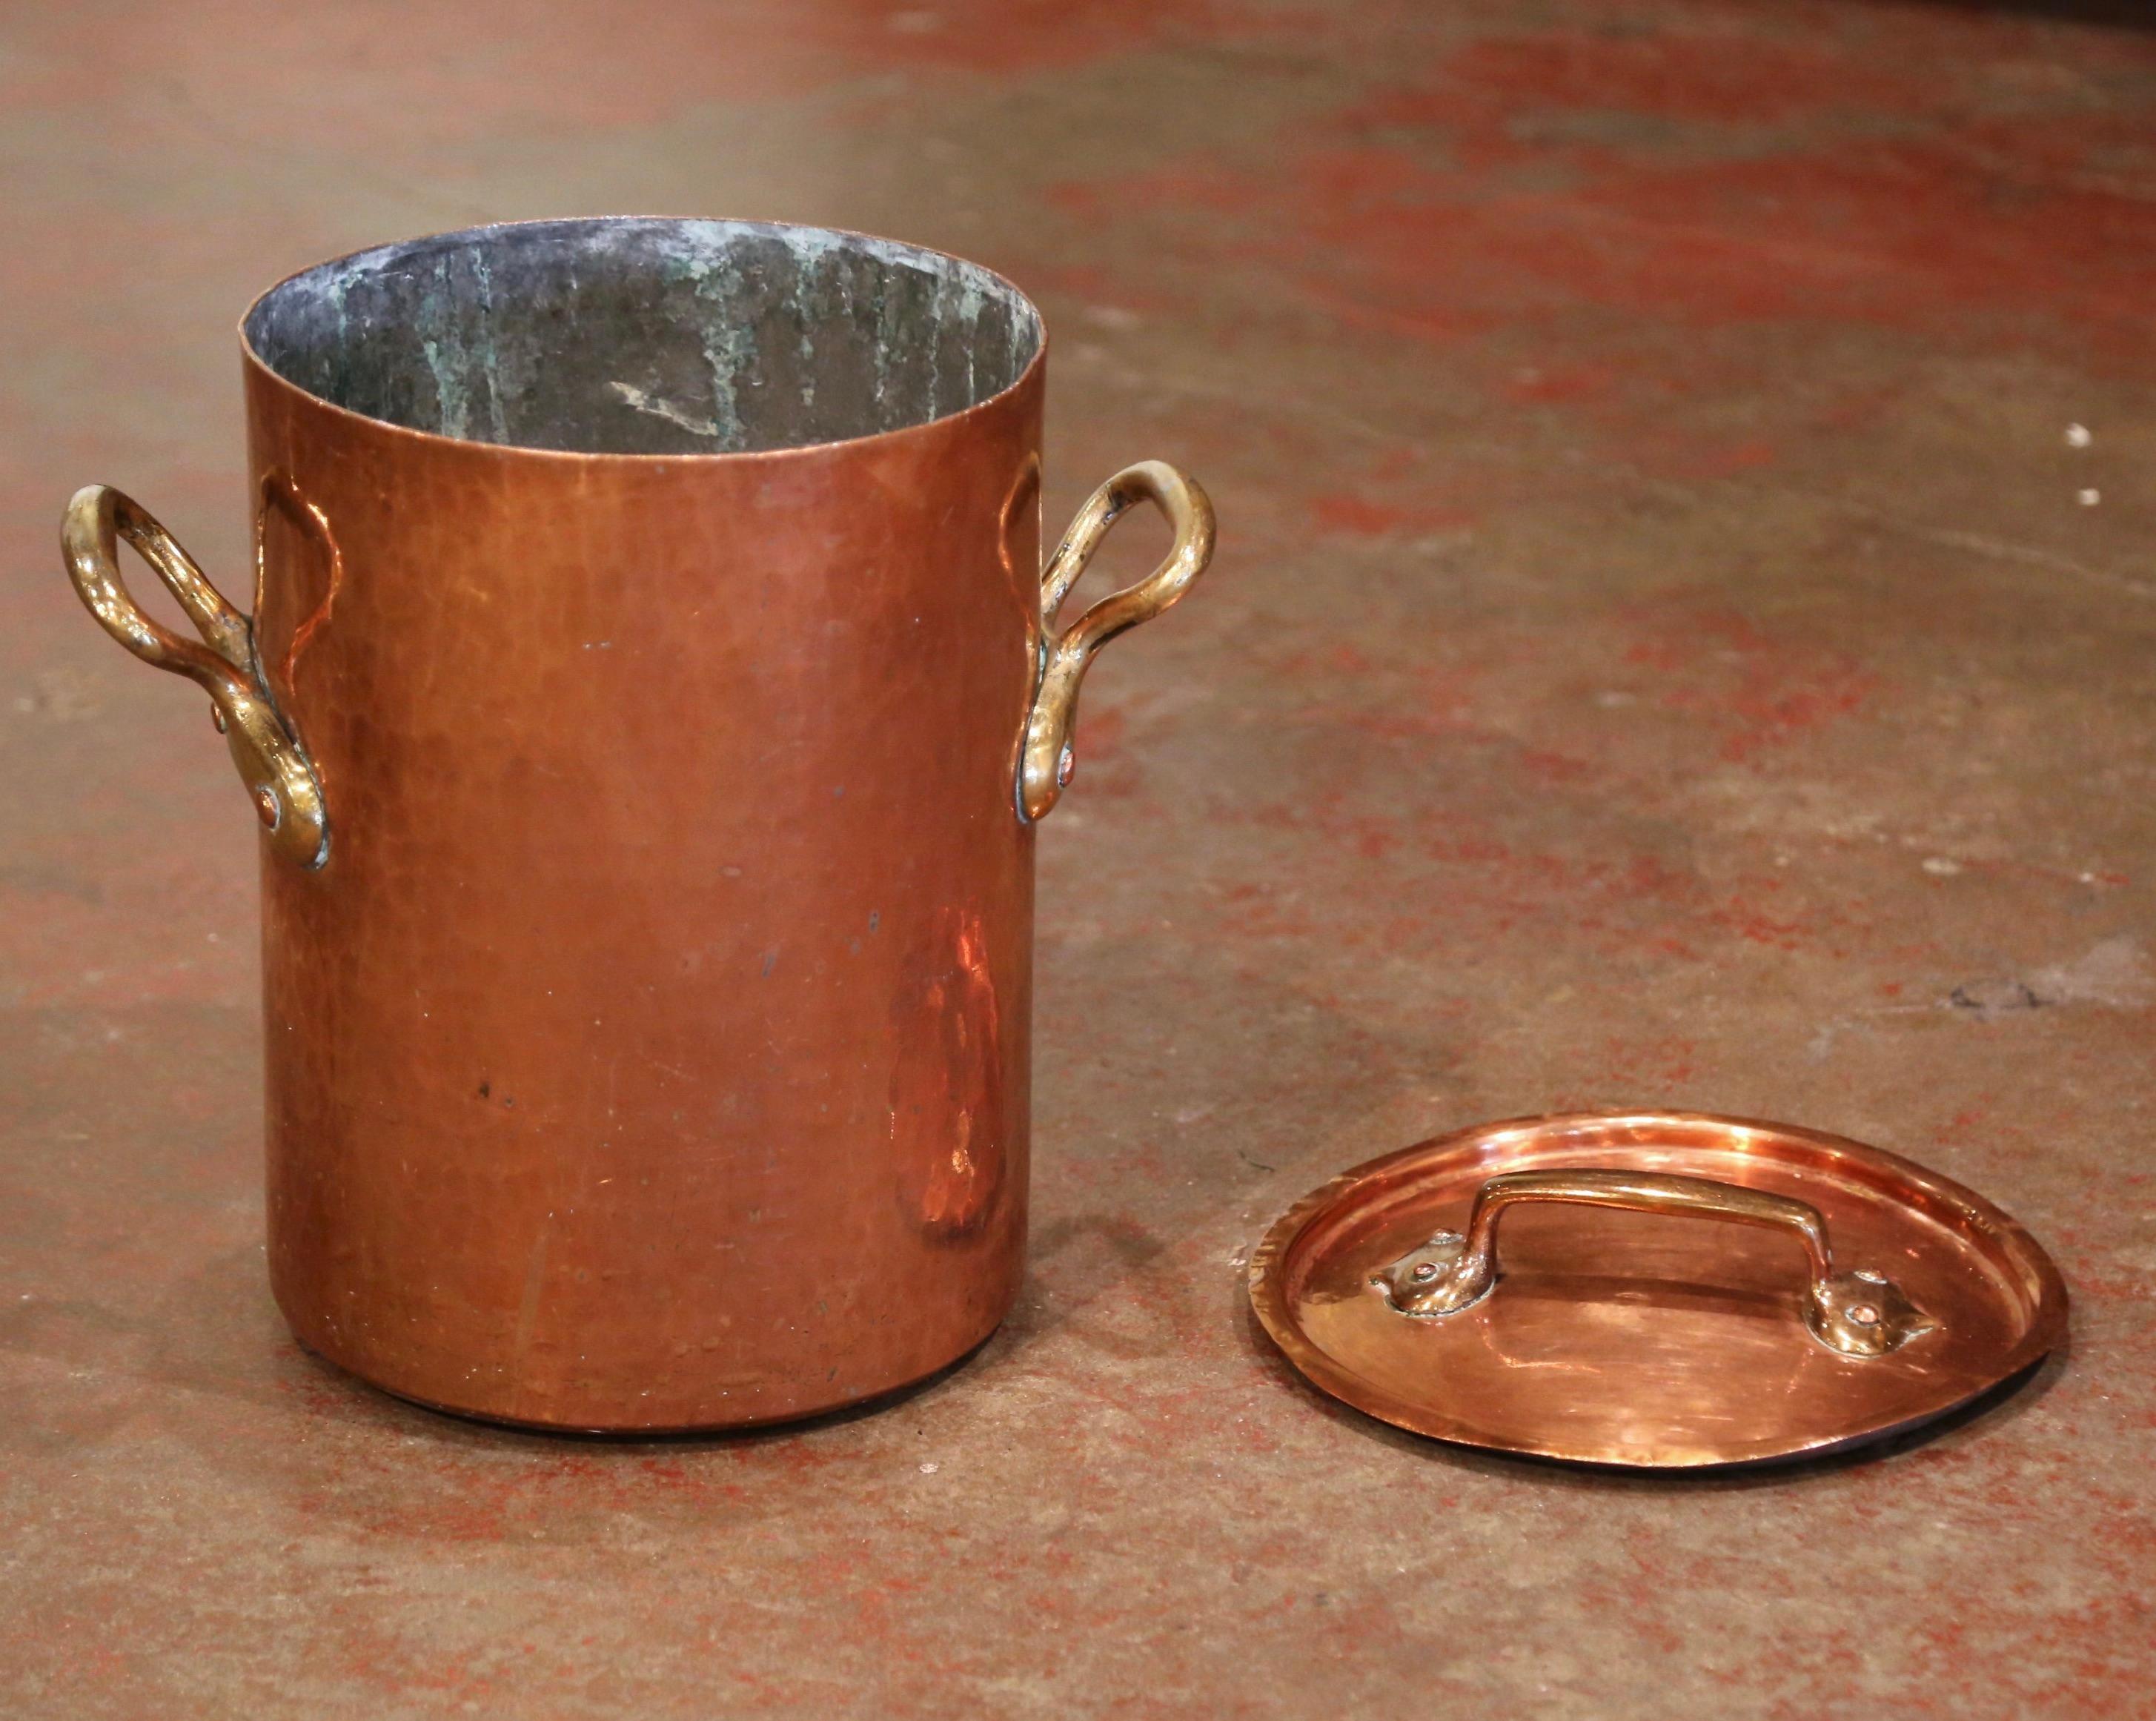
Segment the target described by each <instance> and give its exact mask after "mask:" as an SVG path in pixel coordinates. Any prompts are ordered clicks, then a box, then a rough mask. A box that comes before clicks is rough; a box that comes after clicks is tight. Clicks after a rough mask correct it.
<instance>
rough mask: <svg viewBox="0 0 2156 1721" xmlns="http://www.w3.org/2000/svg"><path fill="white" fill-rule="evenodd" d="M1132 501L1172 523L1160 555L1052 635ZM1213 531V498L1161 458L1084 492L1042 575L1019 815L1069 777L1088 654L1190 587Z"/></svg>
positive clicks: (1037, 809) (1031, 814)
mask: <svg viewBox="0 0 2156 1721" xmlns="http://www.w3.org/2000/svg"><path fill="white" fill-rule="evenodd" d="M1140 501H1149V502H1151V503H1152V504H1153V505H1154V506H1156V507H1158V509H1159V510H1160V511H1161V512H1162V513H1163V514H1165V515H1166V516H1168V524H1169V526H1170V527H1173V529H1174V532H1175V542H1174V543H1173V545H1172V546H1171V547H1170V548H1169V550H1168V556H1167V558H1166V559H1165V560H1164V561H1163V562H1162V563H1161V564H1160V566H1159V567H1158V568H1155V569H1153V571H1152V573H1149V574H1147V576H1146V578H1143V579H1142V580H1140V581H1139V582H1138V583H1137V584H1136V585H1134V586H1128V587H1126V588H1124V589H1123V590H1122V591H1120V592H1116V593H1111V595H1110V596H1108V597H1106V598H1102V599H1101V601H1100V602H1099V603H1097V604H1095V605H1094V606H1093V607H1092V608H1091V609H1088V610H1087V611H1086V613H1085V614H1083V615H1081V616H1080V617H1079V618H1078V619H1077V620H1076V621H1075V622H1073V623H1072V624H1070V627H1069V628H1067V629H1065V630H1064V632H1063V633H1062V634H1060V635H1056V634H1055V620H1056V612H1057V611H1059V610H1060V609H1062V607H1063V600H1064V598H1066V597H1068V596H1069V595H1070V588H1072V587H1073V586H1075V585H1076V584H1077V583H1078V579H1079V576H1080V575H1081V574H1083V573H1085V571H1086V563H1088V562H1090V561H1091V560H1092V557H1093V552H1094V551H1096V549H1098V548H1099V547H1100V546H1101V539H1102V538H1104V537H1106V536H1107V535H1108V528H1109V527H1111V526H1113V525H1114V524H1115V523H1116V520H1117V519H1118V518H1120V517H1121V516H1122V514H1123V513H1124V511H1126V510H1127V509H1128V508H1130V507H1131V506H1132V505H1133V504H1134V503H1137V502H1140ZM1213 537H1214V526H1213V504H1212V502H1211V501H1210V500H1209V498H1208V497H1207V496H1206V494H1205V492H1204V491H1203V490H1201V489H1199V485H1198V480H1196V479H1194V478H1192V477H1190V476H1189V475H1188V474H1186V473H1183V472H1179V471H1178V470H1176V469H1175V468H1174V467H1173V466H1171V465H1168V463H1167V462H1166V461H1164V460H1141V461H1139V462H1138V463H1137V465H1135V466H1126V467H1125V468H1124V469H1123V470H1122V471H1120V472H1118V473H1117V474H1116V475H1115V476H1114V477H1113V478H1111V479H1110V480H1108V481H1107V482H1106V484H1104V485H1101V487H1100V488H1099V489H1098V490H1096V491H1094V492H1093V494H1092V495H1091V496H1088V497H1087V498H1086V505H1085V506H1083V507H1082V508H1081V509H1079V511H1078V515H1077V517H1076V518H1075V520H1073V521H1071V522H1070V530H1069V531H1068V532H1065V533H1064V535H1063V542H1061V543H1060V544H1059V545H1057V546H1056V548H1055V554H1054V555H1053V556H1051V557H1049V558H1048V566H1047V567H1046V568H1045V569H1043V570H1042V572H1041V576H1040V624H1041V635H1042V640H1043V644H1042V647H1041V654H1040V670H1039V680H1038V681H1036V682H1035V684H1034V699H1033V709H1032V711H1031V712H1030V713H1029V716H1028V717H1027V719H1026V726H1025V745H1024V750H1023V752H1022V753H1020V755H1019V780H1018V805H1019V816H1020V817H1021V818H1022V819H1026V820H1028V821H1031V820H1033V819H1039V818H1040V817H1041V816H1042V815H1043V814H1045V813H1046V812H1047V811H1048V809H1050V808H1051V807H1053V806H1054V805H1055V802H1056V799H1057V797H1058V796H1060V794H1062V793H1063V786H1064V785H1065V783H1068V782H1069V781H1070V772H1071V758H1072V753H1071V741H1070V727H1071V724H1072V722H1073V721H1074V720H1075V717H1076V716H1077V712H1078V686H1079V683H1080V682H1081V681H1084V680H1085V678H1086V665H1088V664H1090V663H1091V661H1092V658H1093V654H1094V653H1095V652H1096V651H1098V650H1100V649H1101V646H1103V645H1106V644H1107V642H1108V641H1109V640H1112V639H1114V638H1115V637H1116V634H1120V633H1122V632H1123V631H1125V630H1126V629H1130V628H1134V627H1136V626H1137V624H1139V623H1140V622H1142V621H1150V620H1152V618H1153V617H1155V616H1156V615H1158V614H1160V613H1161V611H1162V610H1163V609H1167V608H1168V606H1169V605H1170V604H1173V603H1174V602H1175V600H1176V599H1177V598H1180V597H1181V596H1182V595H1183V593H1185V592H1187V591H1188V590H1189V589H1190V585H1191V583H1192V582H1193V580H1195V579H1196V578H1198V576H1199V574H1201V573H1204V571H1205V564H1206V563H1208V562H1209V561H1211V560H1212V558H1213Z"/></svg>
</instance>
